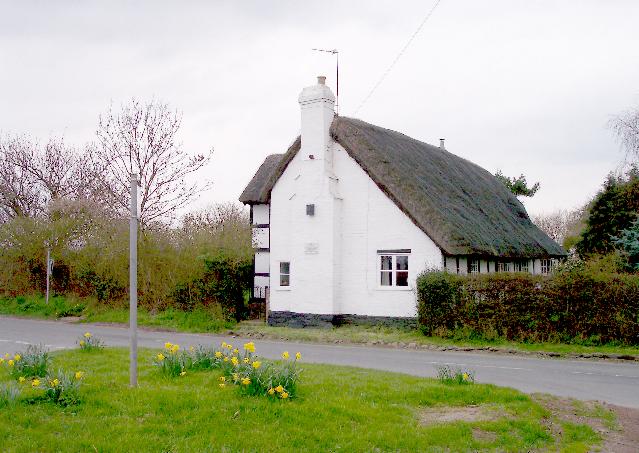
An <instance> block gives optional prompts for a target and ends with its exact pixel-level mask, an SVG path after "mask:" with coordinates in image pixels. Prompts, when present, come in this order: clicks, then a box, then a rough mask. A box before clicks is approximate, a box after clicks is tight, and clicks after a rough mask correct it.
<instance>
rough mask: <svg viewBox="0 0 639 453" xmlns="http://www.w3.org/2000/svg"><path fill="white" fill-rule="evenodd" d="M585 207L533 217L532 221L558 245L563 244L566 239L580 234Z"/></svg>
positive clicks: (560, 210)
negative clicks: (579, 227) (579, 229)
mask: <svg viewBox="0 0 639 453" xmlns="http://www.w3.org/2000/svg"><path fill="white" fill-rule="evenodd" d="M584 212H585V206H584V207H581V208H577V209H573V210H566V209H559V210H557V211H554V212H551V213H547V214H538V215H533V216H532V221H533V223H534V224H535V225H537V226H538V227H539V229H540V230H541V231H543V232H544V233H546V234H547V235H548V236H549V237H550V238H551V239H552V240H554V241H555V242H557V243H558V244H563V243H564V240H565V239H566V237H568V236H569V235H571V234H576V233H578V232H577V231H575V230H576V229H578V225H579V224H580V223H581V222H582V219H583V216H584Z"/></svg>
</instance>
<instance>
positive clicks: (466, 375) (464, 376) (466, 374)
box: [462, 373, 469, 381]
mask: <svg viewBox="0 0 639 453" xmlns="http://www.w3.org/2000/svg"><path fill="white" fill-rule="evenodd" d="M468 377H469V376H468V373H464V374H462V378H463V379H464V381H467V380H468Z"/></svg>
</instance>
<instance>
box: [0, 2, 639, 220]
mask: <svg viewBox="0 0 639 453" xmlns="http://www.w3.org/2000/svg"><path fill="white" fill-rule="evenodd" d="M433 3H434V0H427V1H405V2H398V1H375V2H371V1H357V2H356V1H352V2H344V1H342V2H338V1H321V2H302V1H299V0H298V1H281V2H266V1H242V2H232V1H228V2H212V1H208V2H195V1H190V2H161V1H146V2H142V1H139V2H135V3H134V2H114V1H102V2H97V1H93V2H91V1H86V2H80V1H57V2H44V1H37V2H36V1H33V2H28V1H24V2H13V1H4V0H0V131H2V132H4V133H7V132H8V133H29V134H32V135H34V136H36V137H39V138H40V139H42V140H45V139H46V138H47V137H48V136H49V135H52V134H53V135H61V134H64V136H65V137H66V138H67V141H69V142H74V143H81V142H84V141H89V140H93V137H94V135H93V134H94V129H95V125H96V123H97V117H98V115H99V114H100V112H103V111H104V110H105V109H106V108H107V107H108V105H109V104H110V103H111V102H112V101H113V102H114V103H115V104H116V105H117V104H120V103H122V102H125V101H126V100H127V99H129V98H130V97H132V96H136V97H139V98H150V97H152V96H155V97H156V98H159V99H161V100H163V101H165V102H168V103H169V104H171V105H172V106H173V107H175V108H177V109H179V110H181V111H182V112H183V128H182V141H183V143H184V146H185V148H186V149H188V150H191V151H204V150H206V149H208V148H210V147H214V148H215V153H214V157H213V160H212V162H211V164H210V165H209V167H208V168H207V170H206V173H207V177H210V178H212V179H213V180H214V186H213V189H212V190H210V191H209V192H207V193H205V194H204V195H203V196H202V198H201V199H200V200H199V201H198V202H197V206H202V205H204V204H207V203H210V202H214V201H226V200H236V199H237V197H238V196H239V194H240V192H241V191H242V189H243V188H244V185H245V184H246V183H247V182H248V181H249V179H250V178H251V176H252V175H253V173H254V172H255V170H256V169H257V167H258V165H259V164H260V163H261V162H262V160H263V158H264V157H265V156H266V155H268V154H271V153H275V152H284V151H285V150H286V148H287V146H288V145H289V143H290V142H291V141H292V140H293V138H294V137H295V136H296V135H297V133H298V130H299V109H298V105H297V95H298V94H299V92H300V90H301V89H302V88H303V87H304V86H306V85H310V84H312V83H313V82H314V80H315V76H316V75H318V74H325V75H327V76H328V81H327V83H328V84H329V85H331V86H334V82H335V80H334V78H335V77H334V59H333V58H332V57H330V56H328V55H323V54H318V53H315V52H312V51H311V50H310V49H311V48H313V47H323V48H334V47H337V48H338V49H339V50H340V105H341V109H340V113H341V114H343V115H346V116H351V115H353V112H354V111H355V109H356V108H357V106H358V105H359V104H360V102H361V101H362V99H363V98H364V97H365V96H366V94H367V93H368V91H369V90H370V89H371V87H372V86H373V85H374V84H375V82H376V81H377V80H378V78H379V77H380V75H381V74H382V73H383V72H384V70H385V69H386V67H387V66H388V65H389V64H390V62H391V61H392V60H393V58H394V57H395V56H396V54H397V52H398V51H399V50H400V49H401V48H402V46H403V45H404V44H405V42H406V41H407V39H408V38H409V36H410V35H411V33H412V32H413V31H414V30H415V29H416V27H417V26H418V25H419V23H420V22H421V20H422V19H423V18H424V16H425V15H426V13H427V12H428V11H429V10H430V8H431V7H432V5H433ZM637 23H639V2H637V1H631V0H628V1H621V0H619V1H603V0H601V1H588V0H574V1H569V0H563V1H541V0H540V1H531V0H520V1H515V0H505V1H490V0H489V1H484V2H478V1H473V0H442V2H441V4H440V5H439V7H438V8H437V10H436V11H435V12H434V14H433V15H432V17H431V18H430V20H429V21H428V23H427V24H426V26H425V27H424V29H423V30H422V31H421V33H420V34H419V35H418V36H417V37H416V39H415V40H414V41H413V43H412V45H411V47H410V48H409V49H408V50H407V52H406V53H405V54H404V56H403V57H402V58H401V59H400V61H399V62H398V64H397V65H396V66H395V68H394V69H393V71H392V72H391V73H390V74H389V76H388V77H387V79H386V80H385V81H384V83H383V84H382V85H381V86H380V87H379V89H378V90H377V91H376V93H375V94H374V95H373V97H372V98H371V99H370V100H369V101H368V102H367V103H366V105H365V106H364V107H363V108H362V109H361V110H360V111H359V112H358V114H357V117H359V118H362V119H364V120H365V121H369V122H371V123H374V124H377V125H380V126H383V127H387V128H390V129H395V130H398V131H400V132H403V133H405V134H407V135H410V136H412V137H414V138H417V139H420V140H423V141H426V142H429V143H433V144H437V143H438V139H439V138H440V137H445V138H446V144H447V147H448V149H449V150H450V151H451V152H453V153H455V154H457V155H460V156H462V157H465V158H468V159H470V160H472V161H474V162H476V163H478V164H479V165H481V166H483V167H484V168H486V169H488V170H489V171H491V172H494V171H495V170H496V169H498V168H499V169H501V170H502V171H503V172H504V173H505V174H510V175H518V174H519V173H522V172H523V173H525V174H526V176H527V177H528V179H529V180H531V181H540V182H541V190H540V191H539V192H538V194H537V195H536V196H535V197H534V198H533V199H531V200H526V201H525V204H526V206H527V208H528V210H529V212H531V213H538V212H544V211H551V210H553V209H556V208H570V207H573V206H576V205H578V204H581V203H583V202H584V201H586V200H587V199H588V198H589V197H590V196H592V195H593V194H594V193H595V192H596V191H597V189H598V188H599V187H600V185H601V183H602V181H603V179H604V177H605V175H606V174H607V173H608V172H609V171H611V170H613V169H615V168H616V167H617V166H618V165H619V163H620V161H621V159H622V157H623V156H622V153H621V151H620V149H619V145H618V143H617V142H616V140H615V137H614V136H613V134H612V133H611V131H610V130H609V129H608V128H607V122H608V120H609V119H610V117H611V116H612V115H614V114H617V113H620V112H621V111H623V110H626V109H628V108H630V107H632V106H633V105H637V104H639V86H638V83H637V82H638V81H639V46H637V43H638V42H639V26H637Z"/></svg>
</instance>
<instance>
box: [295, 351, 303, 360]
mask: <svg viewBox="0 0 639 453" xmlns="http://www.w3.org/2000/svg"><path fill="white" fill-rule="evenodd" d="M301 358H302V353H301V352H296V353H295V360H300V359H301Z"/></svg>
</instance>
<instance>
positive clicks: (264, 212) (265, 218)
mask: <svg viewBox="0 0 639 453" xmlns="http://www.w3.org/2000/svg"><path fill="white" fill-rule="evenodd" d="M252 209H253V225H268V223H269V206H268V205H267V204H254V205H253V207H252Z"/></svg>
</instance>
